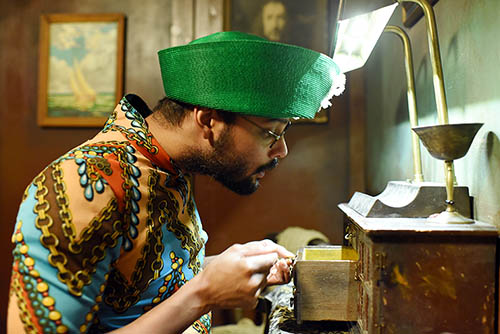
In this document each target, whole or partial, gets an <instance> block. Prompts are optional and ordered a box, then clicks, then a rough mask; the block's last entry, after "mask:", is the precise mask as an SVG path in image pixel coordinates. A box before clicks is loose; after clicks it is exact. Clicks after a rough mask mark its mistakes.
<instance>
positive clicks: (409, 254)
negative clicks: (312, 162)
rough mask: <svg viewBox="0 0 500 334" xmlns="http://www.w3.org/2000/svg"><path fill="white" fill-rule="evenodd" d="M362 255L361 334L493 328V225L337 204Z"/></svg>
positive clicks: (490, 330) (485, 330) (351, 242)
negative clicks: (373, 212) (370, 214)
mask: <svg viewBox="0 0 500 334" xmlns="http://www.w3.org/2000/svg"><path fill="white" fill-rule="evenodd" d="M339 208H340V210H342V211H343V212H344V213H345V215H346V217H347V218H348V220H347V222H346V225H345V230H346V238H347V239H348V240H347V242H346V243H347V244H348V245H350V246H352V247H353V248H354V249H356V250H357V251H358V253H359V256H360V261H359V263H358V268H357V270H356V271H357V276H358V277H359V279H360V285H359V302H358V321H357V323H358V325H359V327H360V330H361V333H363V334H372V333H374V334H379V333H380V334H389V333H394V334H402V333H404V334H412V333H415V334H417V333H418V334H422V333H457V334H459V333H460V334H462V333H464V334H468V333H482V334H485V333H491V334H493V333H495V330H494V322H495V320H494V319H495V302H496V301H495V272H496V267H495V265H496V264H495V256H496V254H495V252H496V243H497V237H498V232H497V229H496V227H495V226H493V225H489V224H485V223H480V222H476V223H474V224H468V225H458V224H453V225H451V224H448V225H437V224H430V223H428V222H427V221H426V220H425V219H423V218H365V217H363V216H361V215H360V214H358V213H357V212H356V211H354V210H353V209H352V208H350V207H349V206H348V205H347V204H340V205H339Z"/></svg>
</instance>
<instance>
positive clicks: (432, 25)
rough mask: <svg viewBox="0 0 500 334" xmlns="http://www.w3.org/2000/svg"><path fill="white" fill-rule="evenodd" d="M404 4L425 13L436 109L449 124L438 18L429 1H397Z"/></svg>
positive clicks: (440, 119)
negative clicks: (418, 7) (415, 5)
mask: <svg viewBox="0 0 500 334" xmlns="http://www.w3.org/2000/svg"><path fill="white" fill-rule="evenodd" d="M397 1H398V2H399V3H402V2H413V3H416V4H417V5H419V6H420V7H421V8H422V10H423V11H424V16H425V22H426V25H427V39H428V41H429V53H430V57H431V64H432V72H433V83H434V95H435V99H436V108H437V112H438V120H439V123H440V124H448V106H447V104H446V94H445V90H444V77H443V66H442V64H441V53H440V51H439V39H438V33H437V25H436V18H435V16H434V10H433V8H432V6H431V5H430V4H429V2H428V1H427V0H397Z"/></svg>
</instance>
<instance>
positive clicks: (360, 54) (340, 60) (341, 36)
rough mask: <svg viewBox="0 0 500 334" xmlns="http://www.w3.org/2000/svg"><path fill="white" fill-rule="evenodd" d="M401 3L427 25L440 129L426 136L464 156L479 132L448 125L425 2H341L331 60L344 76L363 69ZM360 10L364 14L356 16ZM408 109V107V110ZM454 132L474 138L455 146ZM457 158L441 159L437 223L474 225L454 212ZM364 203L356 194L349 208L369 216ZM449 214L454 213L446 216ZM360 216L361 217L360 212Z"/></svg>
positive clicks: (432, 150) (431, 22)
mask: <svg viewBox="0 0 500 334" xmlns="http://www.w3.org/2000/svg"><path fill="white" fill-rule="evenodd" d="M402 2H412V3H416V4H417V5H419V6H420V7H421V8H422V10H423V12H424V17H425V21H426V27H427V37H428V43H429V54H430V58H431V64H432V73H433V86H434V96H435V100H436V107H437V116H438V122H439V124H440V125H436V126H434V127H430V128H431V130H429V129H427V130H426V131H425V132H426V133H429V131H430V132H431V133H433V136H432V137H433V138H434V139H433V140H432V142H433V143H437V142H440V141H445V142H446V143H447V144H448V145H440V147H441V148H443V149H446V150H452V149H454V148H455V146H454V145H460V146H467V148H466V150H465V152H464V155H465V153H466V152H467V150H468V148H469V146H470V144H471V143H472V140H473V138H474V135H475V133H476V132H477V130H478V129H479V128H477V127H476V125H465V124H448V108H447V104H446V95H445V90H444V79H443V72H442V64H441V55H440V51H439V41H438V34H437V27H436V20H435V17H434V11H433V9H432V6H431V5H430V4H429V3H428V2H427V0H398V1H397V2H396V3H395V2H394V1H389V0H386V1H383V0H379V1H369V2H366V1H361V0H351V1H349V5H348V4H347V3H348V0H340V3H339V10H338V16H337V31H336V37H335V39H334V47H333V50H334V53H333V59H334V60H335V61H336V62H337V64H339V66H340V67H341V69H342V70H343V71H344V72H348V71H351V70H353V69H356V68H359V67H361V66H363V65H364V63H365V62H366V60H367V59H368V57H369V55H370V53H371V51H372V50H373V47H374V46H375V44H376V41H377V40H378V38H379V36H380V34H381V33H382V31H383V27H385V25H386V24H387V22H388V20H389V18H390V16H391V15H392V13H393V11H394V9H395V7H396V6H397V5H398V4H400V3H402ZM349 6H350V7H349ZM360 10H361V12H362V13H363V14H360V15H359V13H360ZM367 10H368V11H369V12H368V13H366V11H367ZM356 14H358V15H356ZM409 87H410V86H409ZM409 103H411V101H410V98H409ZM409 108H411V107H410V106H409ZM410 117H412V116H410ZM415 121H416V120H414V121H412V120H411V118H410V123H411V125H412V128H414V129H415V132H416V133H417V134H418V135H419V136H420V138H421V139H422V140H423V142H424V145H425V146H426V148H427V149H428V150H429V152H430V153H431V155H432V156H433V157H436V155H435V153H436V150H435V147H434V146H432V144H429V143H430V141H429V140H428V139H423V135H422V132H423V131H419V130H418V127H417V126H416V125H415V124H416V122H415ZM442 125H446V129H452V130H446V131H443V130H441V129H442V128H443V127H442ZM440 126H441V127H440ZM469 127H472V129H475V131H472V130H471V129H469ZM426 128H429V127H426ZM434 128H436V129H434ZM455 128H459V129H460V130H457V129H455ZM464 128H467V130H464ZM476 128H477V129H476ZM435 132H439V135H437V134H435ZM457 132H458V133H461V134H465V133H467V134H470V133H472V132H473V133H474V134H473V135H469V136H468V138H467V140H466V141H461V142H460V143H458V142H457V141H454V140H452V136H453V134H455V133H457ZM469 139H470V140H469ZM431 147H432V148H431ZM462 148H463V147H462ZM414 154H415V151H414ZM457 158H459V157H457V156H455V155H453V156H452V155H450V154H447V155H446V158H445V159H443V160H445V175H446V194H447V195H446V198H447V200H446V201H445V202H446V208H447V210H446V212H448V213H446V214H443V215H441V217H440V219H438V220H437V221H438V222H440V223H465V222H473V220H472V219H468V218H465V217H463V216H462V215H459V214H458V213H456V209H455V206H454V203H455V201H454V196H453V193H454V188H453V179H454V175H453V160H454V159H457ZM416 179H417V178H416ZM450 180H451V181H450ZM450 182H451V185H450ZM390 184H391V182H389V185H390ZM389 185H388V186H389ZM462 188H463V187H462ZM465 188H466V187H465ZM386 190H387V188H386ZM385 192H386V191H385V190H384V192H383V193H382V194H380V195H379V196H381V195H383V194H384V193H385ZM397 192H398V191H396V194H389V195H386V196H385V197H387V198H390V197H393V198H396V197H398V194H397ZM409 192H415V191H414V190H410V191H409ZM382 197H384V196H382ZM417 197H418V196H417ZM461 197H462V199H463V201H465V204H464V205H460V207H461V210H462V208H466V209H467V210H470V208H467V207H468V199H469V198H468V190H467V194H466V195H465V196H463V194H462V196H461ZM360 199H361V200H360ZM366 199H367V195H364V194H360V193H356V194H355V195H354V196H353V198H352V199H351V201H350V202H349V205H353V206H354V208H355V209H356V211H358V212H360V211H363V210H365V212H368V211H367V203H366V202H369V201H367V200H366ZM362 202H364V203H362ZM372 202H373V203H369V204H368V206H370V205H373V207H375V206H377V205H378V206H380V202H379V203H375V202H374V199H372ZM431 204H432V205H431V206H427V207H426V206H425V205H424V206H423V207H422V208H418V207H417V208H416V209H417V211H420V214H424V213H428V210H429V208H431V209H432V210H434V211H436V210H435V209H436V207H435V205H434V204H433V203H431ZM411 205H414V206H415V205H416V204H415V203H414V204H411V203H410V206H411ZM356 206H357V208H356ZM433 206H434V207H433ZM440 206H441V205H440ZM440 206H439V207H440ZM394 209H396V208H394ZM370 210H371V209H370ZM450 212H454V213H453V214H449V213H450ZM360 213H361V214H363V212H360ZM384 214H387V215H388V216H394V213H391V212H390V208H388V211H387V210H386V212H383V210H382V211H380V214H379V215H378V216H379V217H381V216H384ZM398 214H399V216H401V214H405V212H404V210H403V211H401V210H400V212H399V213H396V216H397V215H398ZM374 216H377V214H375V215H374ZM417 216H418V215H417ZM434 216H435V215H432V217H434ZM406 217H413V216H409V215H407V216H406ZM433 221H436V220H433Z"/></svg>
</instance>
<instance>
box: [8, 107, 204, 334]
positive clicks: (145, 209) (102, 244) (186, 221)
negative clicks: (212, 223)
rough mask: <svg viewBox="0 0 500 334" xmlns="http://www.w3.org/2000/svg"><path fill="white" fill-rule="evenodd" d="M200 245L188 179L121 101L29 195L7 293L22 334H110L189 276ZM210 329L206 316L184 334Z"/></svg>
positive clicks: (19, 223)
mask: <svg viewBox="0 0 500 334" xmlns="http://www.w3.org/2000/svg"><path fill="white" fill-rule="evenodd" d="M206 241H207V235H206V233H205V231H203V229H202V226H201V221H200V218H199V215H198V211H197V209H196V205H195V203H194V198H193V192H192V186H191V178H190V176H189V175H184V174H183V173H182V172H181V171H180V170H179V169H178V168H177V167H176V166H175V164H174V163H173V161H172V160H171V159H170V157H169V156H168V154H167V153H166V152H165V151H164V150H163V149H162V148H161V146H160V145H159V144H158V142H157V141H156V139H155V138H154V137H153V135H152V134H151V132H150V131H149V130H148V126H147V123H146V121H145V120H144V118H143V117H142V116H141V114H140V113H139V112H138V111H137V110H136V109H135V108H134V106H132V105H131V104H130V103H129V101H127V98H126V97H125V98H123V99H122V100H121V102H120V104H119V105H118V106H117V107H116V108H115V110H114V111H113V113H112V115H111V116H110V118H109V119H108V121H107V122H106V124H105V126H104V128H103V130H102V131H101V132H100V133H98V134H97V135H96V136H95V137H94V138H93V139H91V140H89V141H87V142H86V143H84V144H82V145H81V146H79V147H77V148H75V149H73V150H71V151H69V152H68V153H66V154H64V155H63V156H61V157H60V158H59V159H57V160H55V161H54V162H52V163H51V164H50V165H49V166H48V167H47V168H46V169H45V170H43V171H42V172H41V173H40V174H39V175H38V176H37V177H36V178H35V179H34V180H33V182H32V183H31V184H30V185H29V186H28V188H27V189H26V191H25V193H24V195H23V201H22V203H21V206H20V209H19V213H18V218H17V223H16V227H15V229H14V233H13V237H12V242H13V243H14V251H13V256H14V263H13V267H12V268H13V273H12V279H11V290H10V293H11V294H15V295H16V297H17V300H18V308H19V314H20V317H21V321H22V322H23V325H24V328H25V331H26V332H27V333H69V332H71V333H77V332H80V333H99V332H106V331H110V330H113V329H115V328H119V327H122V326H124V325H126V324H127V323H129V322H130V321H132V320H134V319H136V318H137V317H139V316H140V315H142V314H143V313H145V312H146V311H148V310H150V309H151V308H153V307H155V306H156V305H157V304H159V303H160V302H161V301H162V300H165V299H166V298H168V297H169V296H171V295H172V294H173V293H175V292H176V291H177V290H178V289H179V288H180V287H181V286H182V285H184V284H185V283H186V282H187V281H188V280H190V279H191V278H192V277H193V276H194V275H196V274H197V273H198V272H199V271H200V270H201V266H202V264H203V259H204V256H205V254H204V252H205V243H206ZM210 323H211V316H210V314H207V315H204V316H203V317H202V318H200V319H199V320H198V321H196V322H195V323H194V324H193V325H192V327H191V331H194V332H196V333H209V332H210Z"/></svg>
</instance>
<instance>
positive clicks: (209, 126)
mask: <svg viewBox="0 0 500 334" xmlns="http://www.w3.org/2000/svg"><path fill="white" fill-rule="evenodd" d="M193 112H194V120H195V123H196V126H197V127H198V128H199V129H200V131H201V132H202V134H203V138H205V139H208V140H209V141H210V143H213V141H214V136H215V133H216V132H218V131H220V129H219V128H221V126H223V124H224V122H223V121H222V119H221V117H220V115H219V113H218V112H217V111H216V110H214V109H209V108H203V107H195V108H194V110H193Z"/></svg>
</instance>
